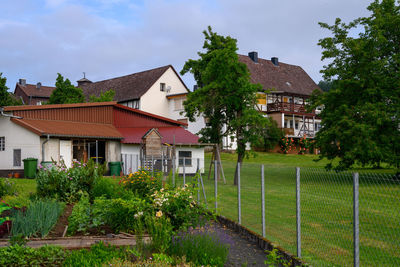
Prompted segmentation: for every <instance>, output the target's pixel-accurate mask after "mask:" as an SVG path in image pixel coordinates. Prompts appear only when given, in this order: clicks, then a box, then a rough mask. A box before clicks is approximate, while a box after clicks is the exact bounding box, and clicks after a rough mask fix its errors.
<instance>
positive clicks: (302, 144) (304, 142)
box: [299, 135, 310, 155]
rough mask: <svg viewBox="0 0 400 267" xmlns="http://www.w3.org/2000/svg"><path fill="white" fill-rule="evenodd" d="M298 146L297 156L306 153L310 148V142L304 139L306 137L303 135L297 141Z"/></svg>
mask: <svg viewBox="0 0 400 267" xmlns="http://www.w3.org/2000/svg"><path fill="white" fill-rule="evenodd" d="M299 146H300V151H299V154H302V155H303V154H304V153H306V150H307V149H309V148H310V141H309V140H308V139H307V138H306V135H304V136H303V137H302V138H300V140H299Z"/></svg>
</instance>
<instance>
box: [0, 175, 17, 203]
mask: <svg viewBox="0 0 400 267" xmlns="http://www.w3.org/2000/svg"><path fill="white" fill-rule="evenodd" d="M16 192H17V190H16V186H15V183H14V182H13V181H10V180H9V179H8V178H5V179H1V178H0V198H2V197H4V196H7V195H15V194H16Z"/></svg>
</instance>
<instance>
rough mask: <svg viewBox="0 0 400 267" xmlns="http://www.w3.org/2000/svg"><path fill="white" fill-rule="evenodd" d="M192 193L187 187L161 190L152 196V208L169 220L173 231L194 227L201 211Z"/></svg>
mask: <svg viewBox="0 0 400 267" xmlns="http://www.w3.org/2000/svg"><path fill="white" fill-rule="evenodd" d="M193 192H194V191H193V189H192V188H191V187H189V186H188V185H185V186H183V187H177V188H172V189H164V188H162V189H160V191H156V192H155V193H154V194H153V195H152V197H153V207H154V208H155V210H157V211H162V213H163V214H165V215H166V216H167V217H168V218H170V220H171V224H172V225H173V227H174V229H180V228H182V227H187V226H196V225H197V224H198V222H199V218H200V215H201V210H200V207H199V206H197V205H196V202H195V201H194V199H193Z"/></svg>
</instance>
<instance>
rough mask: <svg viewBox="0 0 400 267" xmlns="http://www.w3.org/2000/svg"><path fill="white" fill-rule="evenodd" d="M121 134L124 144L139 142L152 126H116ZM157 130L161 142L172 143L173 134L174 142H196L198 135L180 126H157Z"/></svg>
mask: <svg viewBox="0 0 400 267" xmlns="http://www.w3.org/2000/svg"><path fill="white" fill-rule="evenodd" d="M117 129H118V131H120V133H121V134H122V136H123V137H124V139H123V140H122V143H124V144H140V143H141V142H142V138H143V136H144V135H145V134H146V133H147V132H148V131H149V130H151V129H152V127H141V128H133V127H129V128H117ZM157 131H158V132H159V133H160V135H161V137H162V138H161V142H162V143H168V144H173V143H174V136H175V142H176V143H179V144H188V145H189V144H193V145H194V144H198V143H199V142H198V140H199V137H198V136H197V135H194V134H192V133H191V132H189V131H187V130H185V129H183V128H182V127H159V128H157Z"/></svg>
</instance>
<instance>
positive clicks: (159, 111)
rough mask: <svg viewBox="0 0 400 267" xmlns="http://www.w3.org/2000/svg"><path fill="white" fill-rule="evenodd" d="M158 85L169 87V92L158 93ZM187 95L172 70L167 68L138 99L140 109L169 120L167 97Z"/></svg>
mask: <svg viewBox="0 0 400 267" xmlns="http://www.w3.org/2000/svg"><path fill="white" fill-rule="evenodd" d="M160 83H165V85H166V87H168V86H171V91H170V92H168V93H167V92H165V91H164V92H163V91H160ZM181 93H187V90H186V87H185V85H184V84H183V83H182V82H181V80H180V79H179V78H178V77H177V75H176V74H175V72H174V71H173V70H172V68H169V69H168V70H167V71H166V72H165V73H164V74H163V75H162V76H161V77H160V78H159V79H158V80H157V81H156V82H155V83H154V84H153V86H152V87H150V89H149V90H148V91H147V92H146V93H145V94H144V95H143V96H142V97H141V98H140V109H141V110H143V111H146V112H150V113H153V114H156V115H160V116H164V117H167V118H171V114H170V113H169V102H168V99H167V97H166V96H167V95H174V94H181Z"/></svg>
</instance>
